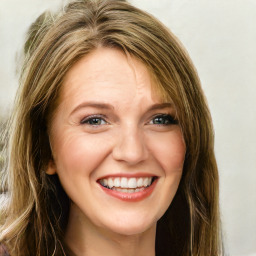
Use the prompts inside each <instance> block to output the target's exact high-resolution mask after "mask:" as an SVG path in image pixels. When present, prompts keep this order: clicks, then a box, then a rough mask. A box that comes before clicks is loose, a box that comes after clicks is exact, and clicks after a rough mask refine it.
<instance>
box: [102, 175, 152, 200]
mask: <svg viewBox="0 0 256 256" xmlns="http://www.w3.org/2000/svg"><path fill="white" fill-rule="evenodd" d="M156 183H157V180H155V181H154V182H153V183H152V184H151V185H150V186H149V187H148V188H145V189H144V190H142V191H139V192H134V193H123V192H119V191H116V190H112V189H109V188H105V187H103V186H102V185H100V187H101V188H102V190H103V191H104V192H105V193H106V194H108V195H110V196H113V197H115V198H118V199H120V200H122V201H127V202H138V201H141V200H143V199H145V198H147V197H149V196H150V195H151V193H152V192H153V190H154V188H155V186H156Z"/></svg>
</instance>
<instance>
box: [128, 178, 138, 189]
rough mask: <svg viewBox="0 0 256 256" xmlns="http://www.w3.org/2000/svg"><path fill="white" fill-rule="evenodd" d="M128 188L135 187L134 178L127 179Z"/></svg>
mask: <svg viewBox="0 0 256 256" xmlns="http://www.w3.org/2000/svg"><path fill="white" fill-rule="evenodd" d="M128 188H137V181H136V178H131V179H129V180H128Z"/></svg>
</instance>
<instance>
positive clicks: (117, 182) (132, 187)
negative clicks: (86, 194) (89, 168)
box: [100, 177, 152, 193]
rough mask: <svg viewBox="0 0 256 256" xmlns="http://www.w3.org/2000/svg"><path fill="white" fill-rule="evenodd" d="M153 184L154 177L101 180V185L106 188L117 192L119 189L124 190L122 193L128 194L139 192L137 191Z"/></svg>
mask: <svg viewBox="0 0 256 256" xmlns="http://www.w3.org/2000/svg"><path fill="white" fill-rule="evenodd" d="M151 183H152V177H140V178H135V177H133V178H126V177H116V178H105V179H101V180H100V184H101V185H103V186H104V187H108V188H111V189H115V190H117V188H118V189H121V190H122V191H121V192H126V193H133V192H138V191H136V190H138V189H141V188H144V187H148V186H150V185H151ZM127 189H128V190H127ZM125 190H127V191H125ZM118 191H119V190H118Z"/></svg>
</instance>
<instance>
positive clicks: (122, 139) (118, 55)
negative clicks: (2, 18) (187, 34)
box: [0, 0, 222, 256]
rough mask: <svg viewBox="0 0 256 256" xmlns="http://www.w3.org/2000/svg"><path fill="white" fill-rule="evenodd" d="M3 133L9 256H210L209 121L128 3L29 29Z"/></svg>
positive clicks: (173, 61)
mask: <svg viewBox="0 0 256 256" xmlns="http://www.w3.org/2000/svg"><path fill="white" fill-rule="evenodd" d="M29 34H30V36H29V37H28V39H27V42H26V44H25V57H26V58H25V61H24V66H23V69H22V75H21V79H20V85H21V86H20V90H19V92H18V96H17V98H16V105H15V106H16V107H15V110H14V113H13V116H12V120H11V124H10V128H9V132H8V140H9V146H8V162H9V164H8V166H7V168H6V171H5V172H4V174H5V187H6V193H5V194H6V203H5V205H4V207H2V208H3V209H2V213H1V214H2V216H3V218H2V220H1V222H2V226H1V233H0V242H1V244H2V245H4V246H5V248H6V249H7V250H8V252H9V254H10V255H38V256H39V255H86V256H90V255H160V256H162V255H201V256H205V255H221V253H222V248H221V241H220V224H219V209H218V173H217V166H216V161H215V157H214V149H213V129H212V124H211V118H210V114H209V111H208V108H207V105H206V102H205V99H204V96H203V92H202V90H201V87H200V82H199V79H198V77H197V74H196V71H195V69H194V67H193V64H192V63H191V61H190V59H189V57H188V56H187V54H186V52H185V50H184V49H183V47H182V46H181V44H180V43H179V42H178V40H177V39H176V38H175V36H174V35H173V34H172V33H171V32H170V31H168V29H166V28H165V27H164V26H163V25H162V24H161V23H159V22H158V21H157V20H156V19H155V18H153V17H152V16H150V15H149V14H147V13H145V12H143V11H141V10H139V9H137V8H135V7H133V6H131V5H130V4H128V3H127V2H126V1H121V0H120V1H111V0H96V1H93V0H77V1H73V2H72V3H70V4H68V5H67V6H66V7H65V8H64V10H62V11H61V12H59V13H57V14H52V13H45V14H43V15H41V16H40V17H39V18H38V20H37V21H36V22H35V23H34V24H33V25H32V27H31V29H30V33H29Z"/></svg>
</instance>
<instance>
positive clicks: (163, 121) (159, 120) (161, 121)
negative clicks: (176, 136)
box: [149, 114, 178, 125]
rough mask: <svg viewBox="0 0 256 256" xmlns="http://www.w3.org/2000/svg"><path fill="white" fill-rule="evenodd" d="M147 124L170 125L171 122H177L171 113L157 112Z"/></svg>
mask: <svg viewBox="0 0 256 256" xmlns="http://www.w3.org/2000/svg"><path fill="white" fill-rule="evenodd" d="M149 124H156V125H172V124H178V121H177V120H176V119H175V118H174V117H172V116H171V115H168V114H158V115H155V116H154V118H153V119H152V120H151V121H150V122H149Z"/></svg>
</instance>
